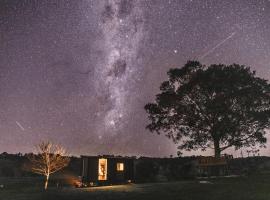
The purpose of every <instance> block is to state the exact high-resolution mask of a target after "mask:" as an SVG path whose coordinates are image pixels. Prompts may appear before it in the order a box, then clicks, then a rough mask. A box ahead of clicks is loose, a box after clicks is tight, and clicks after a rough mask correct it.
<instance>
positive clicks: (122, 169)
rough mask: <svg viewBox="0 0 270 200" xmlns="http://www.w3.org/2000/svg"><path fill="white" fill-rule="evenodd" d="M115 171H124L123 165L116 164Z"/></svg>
mask: <svg viewBox="0 0 270 200" xmlns="http://www.w3.org/2000/svg"><path fill="white" fill-rule="evenodd" d="M117 171H124V163H117Z"/></svg>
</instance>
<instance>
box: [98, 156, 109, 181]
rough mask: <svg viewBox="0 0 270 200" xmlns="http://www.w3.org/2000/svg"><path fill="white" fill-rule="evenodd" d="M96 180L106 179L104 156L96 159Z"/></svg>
mask: <svg viewBox="0 0 270 200" xmlns="http://www.w3.org/2000/svg"><path fill="white" fill-rule="evenodd" d="M98 180H99V181H106V180H107V159H105V158H100V159H99V160H98Z"/></svg>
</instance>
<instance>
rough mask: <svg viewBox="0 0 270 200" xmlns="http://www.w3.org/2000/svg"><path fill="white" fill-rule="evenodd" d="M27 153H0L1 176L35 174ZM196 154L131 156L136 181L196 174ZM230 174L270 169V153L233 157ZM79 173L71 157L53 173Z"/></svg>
mask: <svg viewBox="0 0 270 200" xmlns="http://www.w3.org/2000/svg"><path fill="white" fill-rule="evenodd" d="M26 155H27V154H21V153H17V154H8V153H6V152H4V153H2V154H0V177H29V176H30V177H35V176H38V175H36V174H33V173H31V172H27V171H25V170H24V169H23V166H24V163H25V162H27V157H26ZM197 158H198V157H196V156H190V157H175V158H173V157H170V158H149V157H140V158H136V157H134V166H135V179H136V181H137V182H153V181H173V180H183V179H191V178H195V177H196V176H197V175H198V174H197ZM229 168H230V174H246V175H248V174H252V173H259V172H263V171H269V170H270V157H263V156H260V157H259V156H254V157H247V158H235V159H232V160H231V161H230V162H229ZM80 175H81V159H80V158H78V157H70V164H69V165H68V167H66V168H65V169H63V170H62V171H60V172H59V173H57V174H56V176H59V177H67V176H68V177H73V178H79V177H80Z"/></svg>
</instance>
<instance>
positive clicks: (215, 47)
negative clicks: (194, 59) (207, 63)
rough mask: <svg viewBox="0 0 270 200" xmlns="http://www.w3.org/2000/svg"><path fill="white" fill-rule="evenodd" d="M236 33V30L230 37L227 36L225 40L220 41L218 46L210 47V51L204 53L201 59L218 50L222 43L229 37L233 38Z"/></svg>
mask: <svg viewBox="0 0 270 200" xmlns="http://www.w3.org/2000/svg"><path fill="white" fill-rule="evenodd" d="M235 34H236V31H235V32H233V33H232V34H230V35H229V36H228V37H226V38H225V39H224V40H222V41H221V42H220V43H218V44H217V45H216V46H214V47H213V48H212V49H210V50H209V51H207V52H206V53H205V54H203V55H202V56H200V57H199V59H203V58H205V57H206V56H208V55H209V54H210V53H212V52H213V51H214V50H216V49H217V48H218V47H220V46H221V45H222V44H224V43H225V42H226V41H228V40H229V39H231V38H232V37H233V36H234V35H235Z"/></svg>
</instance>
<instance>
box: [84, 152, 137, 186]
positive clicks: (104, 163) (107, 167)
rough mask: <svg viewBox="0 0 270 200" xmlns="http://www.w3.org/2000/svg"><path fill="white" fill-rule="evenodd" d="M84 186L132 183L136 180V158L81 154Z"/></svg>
mask: <svg viewBox="0 0 270 200" xmlns="http://www.w3.org/2000/svg"><path fill="white" fill-rule="evenodd" d="M81 160H82V169H81V170H82V173H81V174H82V177H81V178H82V184H83V186H99V185H112V184H123V183H130V182H133V180H134V158H131V157H120V156H119V157H116V156H81Z"/></svg>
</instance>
